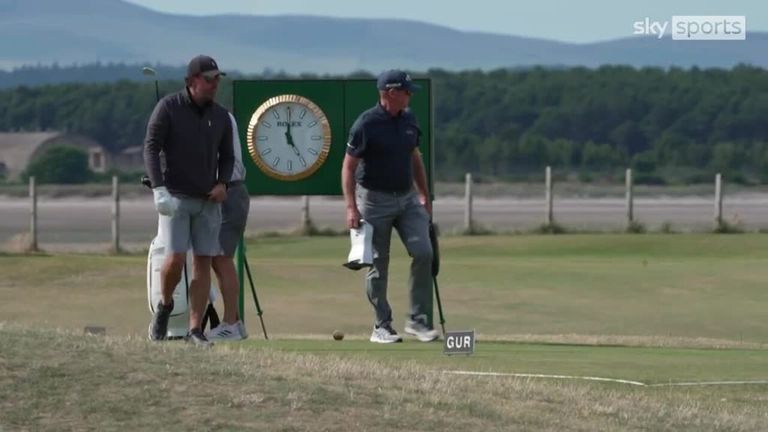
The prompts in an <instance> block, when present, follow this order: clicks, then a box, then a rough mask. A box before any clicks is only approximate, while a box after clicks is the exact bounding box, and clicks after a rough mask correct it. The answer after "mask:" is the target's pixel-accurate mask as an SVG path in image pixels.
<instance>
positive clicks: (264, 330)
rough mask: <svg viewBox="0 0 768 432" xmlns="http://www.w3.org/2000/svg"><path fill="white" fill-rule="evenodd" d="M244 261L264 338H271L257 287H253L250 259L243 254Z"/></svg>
mask: <svg viewBox="0 0 768 432" xmlns="http://www.w3.org/2000/svg"><path fill="white" fill-rule="evenodd" d="M243 263H245V272H246V274H247V275H248V282H250V284H251V293H252V294H253V302H254V303H255V304H256V314H257V315H258V316H259V320H260V321H261V330H262V331H263V332H264V339H269V337H267V328H266V327H264V318H262V317H261V315H263V312H262V311H261V305H259V298H258V297H257V296H256V288H254V287H253V277H252V276H251V266H249V265H248V259H246V258H245V256H243Z"/></svg>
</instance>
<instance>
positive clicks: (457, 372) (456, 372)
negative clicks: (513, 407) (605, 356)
mask: <svg viewBox="0 0 768 432" xmlns="http://www.w3.org/2000/svg"><path fill="white" fill-rule="evenodd" d="M443 373H445V374H452V375H473V376H505V377H515V378H549V379H570V380H582V381H602V382H615V383H619V384H629V385H633V386H639V387H670V386H707V385H749V384H768V380H754V381H700V382H670V383H658V384H646V383H644V382H640V381H631V380H624V379H616V378H603V377H593V376H577V375H547V374H530V373H506V372H475V371H462V370H444V371H443Z"/></svg>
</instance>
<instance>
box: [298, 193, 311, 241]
mask: <svg viewBox="0 0 768 432" xmlns="http://www.w3.org/2000/svg"><path fill="white" fill-rule="evenodd" d="M301 233H302V234H304V235H310V234H312V219H311V218H310V216H309V195H304V196H303V197H302V201H301Z"/></svg>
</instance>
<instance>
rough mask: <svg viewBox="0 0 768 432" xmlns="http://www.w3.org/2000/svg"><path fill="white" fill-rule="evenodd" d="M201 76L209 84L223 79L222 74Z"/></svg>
mask: <svg viewBox="0 0 768 432" xmlns="http://www.w3.org/2000/svg"><path fill="white" fill-rule="evenodd" d="M200 76H201V77H203V79H204V80H205V82H207V83H212V82H214V81H218V80H220V79H221V74H216V75H213V76H210V75H205V74H200Z"/></svg>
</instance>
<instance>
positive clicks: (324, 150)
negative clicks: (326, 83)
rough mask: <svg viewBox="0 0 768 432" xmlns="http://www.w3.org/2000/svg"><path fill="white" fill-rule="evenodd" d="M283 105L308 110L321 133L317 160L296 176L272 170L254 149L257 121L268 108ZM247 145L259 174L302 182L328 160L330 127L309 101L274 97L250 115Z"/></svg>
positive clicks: (293, 97) (321, 112)
mask: <svg viewBox="0 0 768 432" xmlns="http://www.w3.org/2000/svg"><path fill="white" fill-rule="evenodd" d="M283 103H297V104H300V105H302V106H304V107H305V108H307V109H308V110H310V111H311V112H312V113H313V114H314V115H315V116H316V117H317V119H318V121H319V122H320V126H321V128H322V131H323V132H322V134H323V140H322V144H323V145H322V147H321V149H320V154H319V155H318V157H317V160H315V162H313V163H312V165H310V166H309V167H307V168H306V169H305V170H304V171H301V172H299V173H296V174H285V173H282V172H278V171H275V170H273V169H272V167H271V166H270V165H269V164H268V163H266V162H265V161H264V160H263V159H262V158H261V155H260V154H259V151H258V149H257V148H256V140H255V137H256V136H258V135H257V133H256V127H257V126H258V124H259V121H260V120H261V118H262V117H263V116H264V115H265V114H266V113H267V111H268V110H269V109H270V108H272V107H274V106H275V105H279V104H283ZM247 145H248V153H249V154H250V155H251V160H253V163H255V164H256V166H257V167H259V169H260V170H261V172H263V173H264V174H266V175H267V176H269V177H271V178H274V179H277V180H283V181H296V180H302V179H305V178H307V177H309V176H311V175H312V174H314V173H315V172H316V171H317V170H318V169H319V168H320V167H321V166H322V165H323V164H324V163H325V160H326V159H327V158H328V152H329V151H330V149H331V125H330V123H328V117H326V116H325V113H324V112H323V110H322V109H320V107H319V106H317V104H315V103H314V102H312V101H311V100H309V99H307V98H305V97H303V96H299V95H295V94H284V95H279V96H274V97H271V98H269V99H267V100H266V101H265V102H264V103H262V104H261V105H259V107H258V108H256V111H254V112H253V115H251V121H250V122H249V123H248V134H247ZM286 145H287V144H286Z"/></svg>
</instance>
